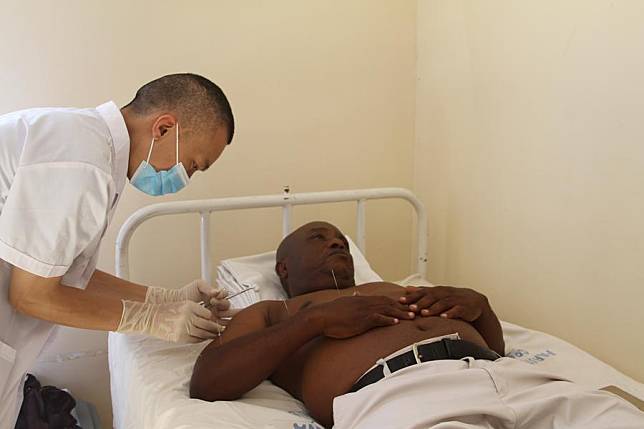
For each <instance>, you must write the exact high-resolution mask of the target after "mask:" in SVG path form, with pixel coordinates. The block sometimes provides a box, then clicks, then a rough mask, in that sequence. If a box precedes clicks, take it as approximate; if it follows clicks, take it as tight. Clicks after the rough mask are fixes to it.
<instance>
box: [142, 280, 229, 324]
mask: <svg viewBox="0 0 644 429" xmlns="http://www.w3.org/2000/svg"><path fill="white" fill-rule="evenodd" d="M226 296H228V292H227V291H226V290H225V289H222V288H215V287H212V286H211V285H210V284H208V283H207V282H206V281H205V280H201V279H198V280H194V281H192V282H190V283H188V284H187V285H185V286H184V287H182V288H181V289H166V288H161V287H148V291H147V293H146V295H145V302H148V303H152V304H162V303H168V302H176V301H185V300H188V301H194V302H203V303H204V304H205V306H206V307H207V308H208V309H210V310H211V311H212V313H213V316H214V317H213V320H214V321H216V322H217V323H219V324H221V325H226V324H227V321H226V320H224V319H222V317H232V316H234V315H235V314H236V313H237V312H238V311H239V310H230V301H229V300H227V299H226Z"/></svg>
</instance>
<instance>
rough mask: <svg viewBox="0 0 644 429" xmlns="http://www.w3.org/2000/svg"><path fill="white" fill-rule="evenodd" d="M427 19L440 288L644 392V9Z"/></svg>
mask: <svg viewBox="0 0 644 429" xmlns="http://www.w3.org/2000/svg"><path fill="white" fill-rule="evenodd" d="M417 13H418V21H417V31H418V39H417V46H418V64H417V67H418V84H417V111H416V138H417V145H416V148H415V189H416V191H417V192H418V193H419V194H420V196H421V197H422V198H423V200H424V202H425V203H426V204H427V206H428V207H429V210H430V232H431V236H430V238H431V240H430V243H431V249H430V250H431V253H430V267H431V271H432V276H431V277H430V278H431V279H433V280H434V281H441V282H451V283H457V284H465V285H470V286H473V287H477V288H480V289H481V290H483V291H484V292H485V293H486V294H487V295H488V296H490V297H491V299H492V302H493V303H494V304H495V307H496V309H497V310H498V313H499V315H500V316H502V317H503V318H504V319H506V320H509V321H512V322H516V323H520V324H524V325H526V326H529V327H533V328H537V329H541V330H544V331H547V332H549V333H552V334H555V335H558V336H560V337H562V338H564V339H567V340H569V341H571V342H572V343H574V344H576V345H578V346H581V347H582V348H584V349H586V350H588V351H590V352H592V353H594V354H595V355H596V356H598V357H599V358H601V359H603V360H605V361H606V362H608V363H610V364H613V365H614V366H616V367H617V368H619V369H621V370H622V371H623V372H625V373H627V374H629V375H631V376H633V377H635V378H636V379H639V380H640V381H644V366H643V365H642V362H644V335H643V334H642V327H643V326H644V311H642V303H643V302H644V270H643V269H642V260H644V221H643V219H644V182H643V181H642V172H643V171H644V127H643V125H642V124H643V120H642V119H643V118H644V45H643V41H644V26H643V25H642V22H644V3H643V2H640V1H599V0H592V1H591V0H583V1H582V0H578V1H565V2H563V1H532V2H515V1H486V2H476V1H461V0H443V1H429V0H420V1H419V2H418V12H417Z"/></svg>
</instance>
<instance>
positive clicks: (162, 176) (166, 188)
mask: <svg viewBox="0 0 644 429" xmlns="http://www.w3.org/2000/svg"><path fill="white" fill-rule="evenodd" d="M189 180H190V179H189V178H188V173H186V169H185V168H184V167H183V164H182V163H181V162H180V163H178V164H176V165H175V166H174V167H172V168H171V169H169V170H163V171H156V170H155V169H154V167H152V165H150V164H148V162H147V161H141V165H139V168H137V169H136V172H135V173H134V175H133V176H132V179H131V180H130V183H131V184H132V185H133V186H134V187H135V188H137V189H138V190H140V191H142V192H145V193H146V194H148V195H152V196H155V197H156V196H159V195H166V194H174V193H175V192H178V191H180V190H181V189H183V188H184V187H185V186H186V185H187V184H188V182H189Z"/></svg>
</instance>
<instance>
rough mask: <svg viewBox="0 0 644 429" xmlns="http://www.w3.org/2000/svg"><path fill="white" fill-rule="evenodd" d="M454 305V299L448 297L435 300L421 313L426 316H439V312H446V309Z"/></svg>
mask: <svg viewBox="0 0 644 429" xmlns="http://www.w3.org/2000/svg"><path fill="white" fill-rule="evenodd" d="M452 307H454V302H453V300H452V299H450V298H449V297H447V298H443V299H441V300H439V301H437V302H435V303H434V304H432V305H431V306H430V307H429V308H427V309H423V310H421V311H420V314H421V316H426V317H429V316H438V315H439V314H441V313H443V312H445V311H446V310H449V309H450V308H452Z"/></svg>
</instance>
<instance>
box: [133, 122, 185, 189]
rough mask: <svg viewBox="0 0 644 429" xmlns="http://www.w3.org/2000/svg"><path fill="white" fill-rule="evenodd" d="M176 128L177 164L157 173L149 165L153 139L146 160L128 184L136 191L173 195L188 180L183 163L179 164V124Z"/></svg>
mask: <svg viewBox="0 0 644 429" xmlns="http://www.w3.org/2000/svg"><path fill="white" fill-rule="evenodd" d="M175 127H176V130H177V131H176V146H177V163H176V165H175V166H174V167H172V168H171V169H169V170H164V171H157V170H156V169H155V168H154V167H153V166H152V165H150V155H152V148H153V147H154V138H153V139H152V143H150V151H149V152H148V159H146V160H145V161H141V164H140V165H139V168H137V169H136V171H135V172H134V175H132V179H130V183H131V184H132V185H133V186H134V187H135V188H137V189H138V190H140V191H142V192H145V193H146V194H148V195H152V196H155V197H156V196H158V195H166V194H174V193H175V192H177V191H180V190H181V189H183V188H184V187H185V186H186V185H187V184H188V182H189V181H190V178H189V177H188V173H187V172H186V169H185V167H184V166H183V163H181V162H179V123H177V124H176V125H175Z"/></svg>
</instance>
